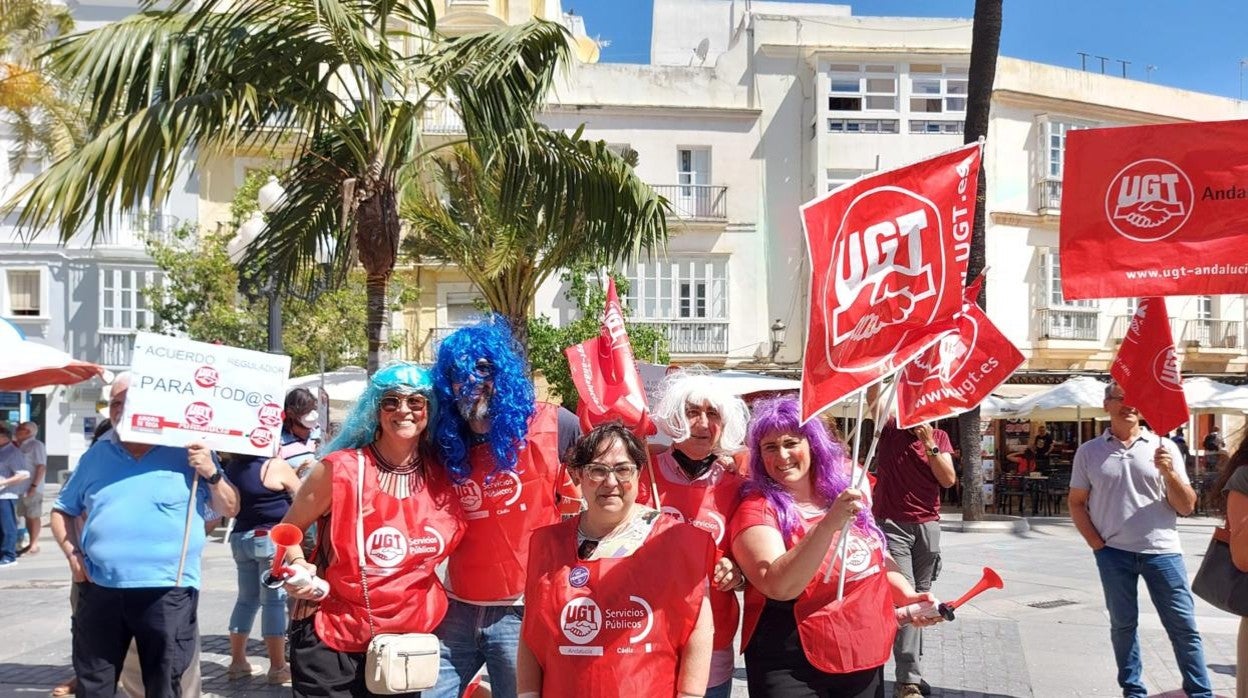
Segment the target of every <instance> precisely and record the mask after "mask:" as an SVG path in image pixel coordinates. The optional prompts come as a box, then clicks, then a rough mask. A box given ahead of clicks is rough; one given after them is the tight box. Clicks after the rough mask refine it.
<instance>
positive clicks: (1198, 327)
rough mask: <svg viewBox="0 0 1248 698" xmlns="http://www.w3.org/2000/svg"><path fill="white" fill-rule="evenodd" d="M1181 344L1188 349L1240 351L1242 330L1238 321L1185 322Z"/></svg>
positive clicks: (1242, 344)
mask: <svg viewBox="0 0 1248 698" xmlns="http://www.w3.org/2000/svg"><path fill="white" fill-rule="evenodd" d="M1183 344H1184V346H1186V347H1188V348H1193V349H1195V348H1201V349H1242V348H1243V346H1244V328H1243V323H1242V322H1240V321H1239V320H1212V319H1209V320H1187V321H1186V322H1184V323H1183Z"/></svg>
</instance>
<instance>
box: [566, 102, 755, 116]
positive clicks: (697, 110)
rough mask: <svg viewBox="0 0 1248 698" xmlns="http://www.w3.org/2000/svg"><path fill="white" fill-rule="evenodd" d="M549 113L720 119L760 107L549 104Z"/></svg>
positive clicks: (750, 111) (751, 113) (749, 112)
mask: <svg viewBox="0 0 1248 698" xmlns="http://www.w3.org/2000/svg"><path fill="white" fill-rule="evenodd" d="M542 111H543V112H544V113H551V114H579V113H581V112H595V113H599V114H603V113H605V114H612V113H616V114H628V115H639V116H701V117H716V118H721V119H757V118H758V117H760V116H762V115H763V110H762V109H750V108H745V107H709V106H686V105H679V104H549V105H547V106H546V107H545V108H544V109H543V110H542Z"/></svg>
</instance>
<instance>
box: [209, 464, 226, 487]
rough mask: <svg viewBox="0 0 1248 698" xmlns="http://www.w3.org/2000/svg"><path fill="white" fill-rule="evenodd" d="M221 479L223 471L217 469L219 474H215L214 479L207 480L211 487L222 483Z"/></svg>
mask: <svg viewBox="0 0 1248 698" xmlns="http://www.w3.org/2000/svg"><path fill="white" fill-rule="evenodd" d="M221 478H222V474H221V469H220V468H217V472H215V473H213V474H212V477H210V478H206V480H207V482H208V484H209V485H215V484H217V483H218V482H221Z"/></svg>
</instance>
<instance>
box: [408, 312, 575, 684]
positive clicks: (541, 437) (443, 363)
mask: <svg viewBox="0 0 1248 698" xmlns="http://www.w3.org/2000/svg"><path fill="white" fill-rule="evenodd" d="M433 374H434V389H435V391H436V392H437V396H438V401H439V402H440V403H441V404H442V405H443V409H442V410H440V412H439V413H438V418H437V421H436V422H435V424H434V439H435V441H436V444H437V448H438V452H439V455H440V456H441V457H442V463H443V465H444V466H445V467H446V469H447V471H448V472H450V473H451V475H452V477H454V479H455V481H456V483H457V484H456V491H457V493H458V495H459V501H460V503H461V504H462V505H463V507H464V511H465V512H466V513H467V518H468V530H467V532H466V533H465V535H464V538H463V540H462V541H461V543H460V546H459V548H458V549H457V550H456V551H455V552H454V553H452V555H451V557H450V560H449V561H448V565H447V574H446V589H447V593H448V595H449V596H450V599H451V601H450V608H449V609H448V610H447V614H446V618H445V619H444V620H443V621H442V624H441V625H440V626H439V627H438V630H437V634H438V637H439V638H440V639H441V641H442V668H441V673H440V674H439V676H438V684H437V687H436V688H434V689H433V690H432V691H430V692H428V695H430V696H433V698H456V697H457V696H460V695H462V694H463V691H464V688H465V687H467V685H468V684H469V682H471V681H472V679H473V677H474V676H475V675H476V673H477V672H478V671H479V670H480V669H481V666H482V665H485V667H486V670H487V671H488V672H489V676H490V687H491V690H492V691H493V694H494V695H496V696H515V695H516V651H517V647H518V644H519V640H520V620H521V618H523V616H524V598H523V593H524V583H525V576H526V568H527V562H528V553H529V538H530V536H532V534H533V531H534V530H536V529H538V528H541V527H542V526H546V525H549V524H553V523H557V522H558V521H559V519H560V513H561V508H566V509H568V510H569V511H570V512H574V511H579V509H580V493H579V492H578V491H577V490H576V487H575V486H574V485H572V483H571V479H570V478H569V477H568V475H567V472H566V470H565V468H564V467H563V465H562V463H561V456H562V454H564V453H566V452H567V450H568V447H569V446H571V445H572V444H574V443H575V442H576V439H577V438H579V437H580V425H579V423H578V421H577V419H576V415H573V414H572V413H571V412H568V411H567V410H565V409H563V408H561V407H558V406H555V405H552V404H548V403H544V402H537V401H536V398H535V394H534V390H533V383H532V381H531V380H530V379H529V371H528V366H527V364H526V362H525V360H524V358H523V353H522V350H521V349H520V348H519V346H518V345H517V344H516V342H515V340H514V339H513V337H512V334H511V331H510V329H509V328H508V327H507V325H506V323H505V322H504V321H503V320H502V319H501V318H496V319H492V320H486V321H484V322H481V323H479V324H476V325H472V326H469V327H464V328H461V329H459V330H457V331H456V332H455V333H453V334H452V335H450V336H449V337H447V338H446V339H445V340H443V342H442V345H441V347H440V348H439V349H438V360H437V363H436V364H435V365H434V367H433Z"/></svg>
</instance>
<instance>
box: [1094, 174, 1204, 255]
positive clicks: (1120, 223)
mask: <svg viewBox="0 0 1248 698" xmlns="http://www.w3.org/2000/svg"><path fill="white" fill-rule="evenodd" d="M1194 198H1195V195H1194V192H1193V189H1192V182H1191V180H1190V179H1188V177H1187V174H1186V173H1184V172H1183V170H1181V169H1179V167H1178V166H1177V165H1175V164H1174V163H1172V162H1169V161H1167V160H1159V159H1155V158H1152V159H1146V160H1137V161H1135V162H1133V163H1131V164H1130V165H1127V166H1126V167H1124V168H1122V170H1120V171H1119V172H1118V174H1117V175H1115V176H1114V178H1113V180H1112V181H1111V182H1110V185H1109V189H1108V190H1107V191H1106V192H1105V213H1106V215H1107V216H1108V218H1109V223H1110V225H1112V226H1113V227H1114V230H1116V231H1118V234H1119V235H1122V236H1123V237H1125V238H1128V239H1131V240H1135V241H1137V242H1153V241H1155V240H1161V239H1164V238H1167V237H1170V236H1171V235H1173V234H1174V233H1176V232H1178V230H1179V228H1181V227H1183V224H1184V223H1186V222H1187V218H1188V216H1190V215H1191V212H1192V202H1193V200H1194Z"/></svg>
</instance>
